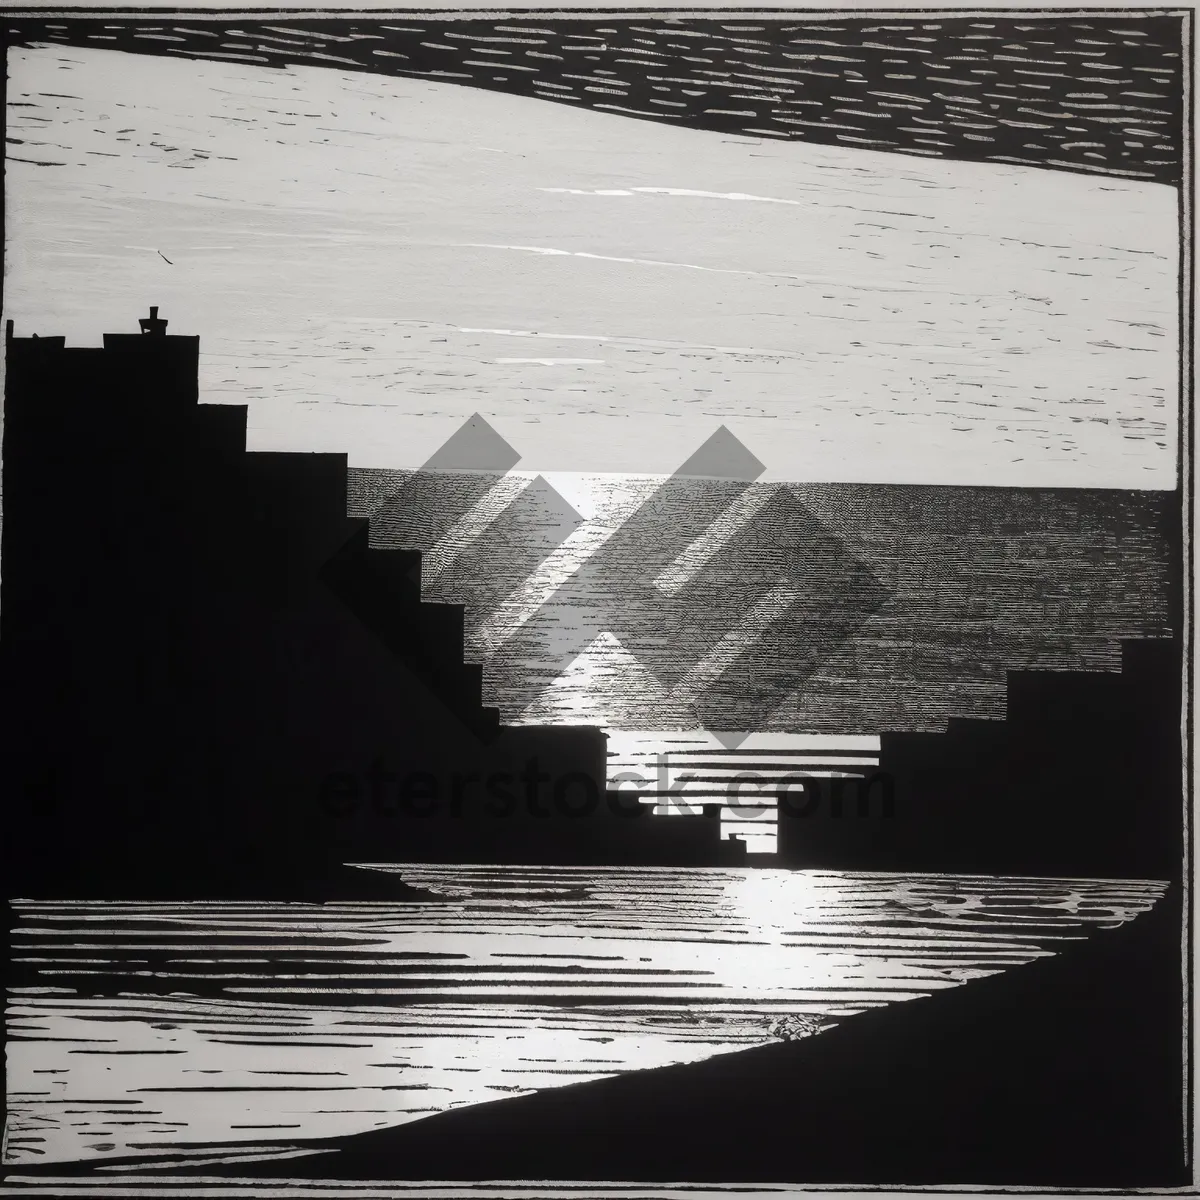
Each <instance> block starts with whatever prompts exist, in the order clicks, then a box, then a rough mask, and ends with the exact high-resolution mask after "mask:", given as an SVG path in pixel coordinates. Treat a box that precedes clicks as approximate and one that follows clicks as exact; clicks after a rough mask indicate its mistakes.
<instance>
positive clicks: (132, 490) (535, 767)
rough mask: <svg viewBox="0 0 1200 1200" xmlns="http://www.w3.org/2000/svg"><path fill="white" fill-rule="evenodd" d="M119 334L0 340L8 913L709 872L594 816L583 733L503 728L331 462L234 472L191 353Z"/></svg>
mask: <svg viewBox="0 0 1200 1200" xmlns="http://www.w3.org/2000/svg"><path fill="white" fill-rule="evenodd" d="M140 324H141V329H142V332H141V333H139V334H129V335H125V334H108V335H105V338H104V344H103V347H102V348H97V349H90V348H84V349H75V348H67V347H66V346H65V345H64V341H63V339H62V338H39V337H31V338H17V337H14V336H13V334H12V328H11V323H10V326H9V329H8V336H7V376H6V385H5V428H4V480H3V483H4V527H3V573H2V582H0V587H2V593H0V603H2V614H3V616H2V621H3V625H2V631H0V632H2V637H0V661H2V665H3V691H4V696H5V700H6V702H7V703H6V710H7V711H8V712H9V713H10V714H11V717H10V719H9V721H8V722H7V724H6V728H5V735H4V736H5V744H4V785H5V786H4V791H5V797H6V801H7V803H8V805H9V813H10V821H11V822H12V825H11V826H10V827H11V828H15V829H16V830H19V833H17V835H16V836H14V837H13V838H11V839H10V844H9V848H8V850H9V853H8V880H9V884H8V886H9V893H10V894H26V895H30V894H33V895H63V896H65V895H88V894H89V893H93V894H104V895H106V896H111V895H113V894H114V893H113V889H114V886H115V881H123V889H124V891H125V892H126V893H127V894H128V895H132V896H149V895H186V896H195V897H199V896H204V895H213V896H240V895H256V894H262V895H282V896H300V895H309V894H312V895H324V894H330V893H340V892H352V891H353V889H354V887H355V886H358V885H356V884H355V883H354V882H353V880H354V878H356V877H358V876H361V875H362V873H361V872H358V873H351V872H343V871H341V870H340V864H341V863H344V862H347V861H351V862H353V861H403V860H405V859H422V858H428V859H441V860H443V861H463V862H472V861H474V862H487V861H498V862H539V861H541V862H552V863H553V862H560V861H561V862H581V863H587V862H640V861H656V860H657V861H664V862H666V861H676V860H680V859H700V858H703V857H704V855H705V854H709V861H712V860H713V859H714V858H715V857H716V856H719V855H720V854H722V853H724V851H723V849H722V848H720V847H718V846H717V840H718V838H719V822H707V823H705V824H704V825H703V829H702V831H701V832H700V833H697V832H696V831H695V830H693V829H692V827H691V826H689V825H687V824H686V823H684V824H677V823H675V822H660V821H654V820H653V819H652V818H649V817H647V816H640V817H638V818H637V819H634V818H629V817H625V816H622V815H620V814H619V813H615V812H613V811H611V810H610V807H609V806H608V804H607V802H606V796H605V770H606V739H605V735H604V734H603V733H602V732H601V731H600V730H597V729H591V728H572V727H557V728H546V727H520V728H507V729H506V728H503V727H501V725H500V724H499V719H498V714H497V712H496V710H495V709H493V708H489V707H487V706H485V705H484V704H483V703H482V686H483V670H482V667H481V666H480V665H479V664H477V663H469V662H466V661H464V653H463V610H462V608H461V606H458V605H449V604H430V603H426V602H423V601H422V599H421V586H420V556H419V555H416V554H412V553H406V552H404V551H397V550H386V549H378V548H375V547H372V546H371V544H370V537H369V530H368V525H367V522H365V521H363V520H351V519H349V518H347V516H346V459H345V456H343V455H338V454H274V453H250V452H247V451H246V444H245V435H246V409H245V408H244V407H241V406H231V405H204V404H199V403H198V391H197V364H198V355H199V340H198V339H197V338H195V337H177V336H173V335H168V334H167V332H166V328H167V322H166V321H165V320H163V319H162V318H160V317H159V316H158V313H157V310H156V309H151V312H150V316H149V317H148V318H144V319H143V320H142V321H141V323H140ZM710 829H712V830H714V832H713V833H711V834H709V833H708V832H707V831H708V830H710ZM709 843H711V845H708V844H709ZM706 845H708V849H705V846H706ZM362 886H366V885H362Z"/></svg>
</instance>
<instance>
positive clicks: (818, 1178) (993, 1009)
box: [231, 889, 1186, 1187]
mask: <svg viewBox="0 0 1200 1200" xmlns="http://www.w3.org/2000/svg"><path fill="white" fill-rule="evenodd" d="M1172 891H1173V892H1174V891H1175V889H1172ZM1178 921H1179V909H1178V901H1177V899H1176V898H1175V897H1174V896H1168V898H1167V899H1166V900H1164V901H1162V902H1160V904H1159V906H1158V908H1157V909H1156V910H1155V911H1153V912H1151V913H1149V914H1147V915H1145V916H1143V917H1141V918H1139V919H1137V920H1136V921H1133V922H1131V923H1130V924H1127V925H1125V926H1123V927H1121V928H1119V929H1117V930H1114V931H1106V932H1102V933H1099V934H1096V935H1095V936H1094V937H1093V938H1092V939H1091V940H1089V941H1088V942H1081V943H1079V944H1075V945H1068V946H1067V947H1066V948H1065V949H1064V952H1063V953H1062V954H1061V955H1057V956H1055V957H1054V958H1050V959H1043V960H1041V961H1038V962H1034V963H1030V964H1028V965H1026V966H1023V967H1017V968H1014V969H1012V970H1010V971H1008V972H1006V973H1004V974H1002V975H997V976H993V977H991V978H988V979H983V980H979V981H976V982H973V983H970V984H967V985H966V986H964V987H959V988H953V989H950V990H947V991H944V992H941V993H939V994H937V995H934V996H931V997H928V998H925V999H919V1000H913V1001H909V1002H906V1003H902V1004H896V1005H892V1006H891V1007H888V1008H885V1009H880V1010H876V1011H873V1012H868V1013H864V1014H862V1015H861V1016H857V1017H853V1018H851V1019H848V1020H847V1021H846V1022H845V1023H844V1024H843V1025H841V1026H840V1027H838V1028H835V1029H833V1030H831V1031H829V1032H828V1033H825V1034H821V1035H819V1036H817V1037H815V1038H812V1039H809V1040H806V1041H800V1042H793V1043H788V1044H780V1045H775V1046H767V1047H763V1048H761V1049H755V1050H748V1051H745V1052H742V1053H738V1054H732V1055H726V1056H723V1057H719V1058H715V1059H712V1060H709V1061H708V1062H704V1063H699V1064H693V1065H688V1066H681V1067H671V1068H666V1069H663V1070H655V1071H646V1072H637V1073H633V1074H629V1075H625V1076H623V1077H618V1078H614V1079H609V1080H603V1081H600V1082H596V1083H587V1084H580V1085H578V1086H575V1087H567V1088H562V1089H555V1090H551V1091H547V1092H542V1093H540V1094H536V1095H532V1096H527V1097H521V1098H518V1099H513V1100H501V1101H498V1102H496V1103H494V1104H488V1105H482V1106H477V1107H473V1108H469V1109H464V1110H461V1111H458V1112H454V1113H447V1114H443V1115H440V1116H436V1117H431V1118H429V1119H427V1120H424V1121H419V1122H416V1123H414V1124H410V1125H405V1126H401V1127H399V1128H395V1129H391V1130H381V1131H379V1132H372V1133H367V1134H362V1135H359V1136H356V1137H350V1138H346V1139H342V1140H340V1141H337V1142H330V1143H328V1144H329V1145H330V1146H331V1148H333V1149H335V1150H336V1152H335V1153H332V1154H330V1155H328V1156H326V1155H320V1156H313V1157H312V1158H305V1159H291V1160H288V1161H287V1162H286V1163H281V1164H280V1167H279V1168H278V1169H279V1170H280V1171H286V1173H287V1174H288V1175H289V1176H297V1175H300V1174H305V1173H307V1174H310V1175H313V1176H316V1177H324V1178H345V1179H349V1178H357V1179H369V1178H374V1179H380V1180H386V1179H401V1178H403V1179H447V1178H449V1179H481V1180H482V1179H617V1180H647V1181H649V1180H671V1181H681V1180H686V1181H725V1182H733V1181H738V1182H810V1183H818V1182H844V1183H911V1184H974V1183H978V1184H1029V1185H1042V1186H1051V1185H1059V1186H1076V1187H1139V1186H1172V1185H1180V1184H1183V1183H1185V1182H1186V1174H1185V1165H1184V1151H1183V1143H1182V1128H1183V1123H1182V1115H1181V1106H1182V1074H1183V1068H1182V1055H1181V1033H1180V1029H1181V1018H1180V949H1179V933H1178V930H1179V925H1178ZM231 1169H233V1168H231Z"/></svg>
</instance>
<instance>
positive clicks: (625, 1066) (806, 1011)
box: [5, 865, 1165, 1168]
mask: <svg viewBox="0 0 1200 1200" xmlns="http://www.w3.org/2000/svg"><path fill="white" fill-rule="evenodd" d="M378 869H379V870H382V871H387V872H390V873H393V874H395V875H397V876H398V877H399V878H400V879H402V880H404V882H406V883H408V884H410V885H413V886H415V887H417V888H420V889H421V890H422V893H423V894H424V896H425V897H426V898H424V899H422V900H420V901H418V902H408V903H401V902H396V903H392V902H388V901H377V902H370V903H353V904H350V903H338V904H332V903H331V904H325V905H314V904H284V903H256V904H251V903H226V902H205V903H193V904H178V903H174V904H169V903H114V902H99V901H97V902H75V901H71V902H57V903H56V902H30V901H19V902H16V904H15V906H14V907H15V910H16V913H17V919H18V925H17V928H16V930H15V933H14V944H15V947H16V949H15V950H14V962H13V968H14V973H15V977H14V980H13V983H14V986H13V987H12V988H11V989H10V992H9V997H8V1010H7V1022H8V1035H9V1038H10V1041H9V1045H8V1063H7V1096H8V1112H9V1120H8V1128H7V1131H6V1147H5V1154H6V1157H5V1162H6V1163H7V1164H9V1165H11V1166H15V1167H18V1168H19V1167H20V1166H22V1165H30V1164H34V1163H40V1164H47V1163H55V1162H69V1161H73V1160H81V1159H89V1160H93V1161H94V1160H102V1159H104V1158H115V1157H119V1156H128V1155H146V1156H149V1157H152V1158H154V1160H155V1161H156V1162H166V1161H168V1160H169V1159H170V1158H171V1156H172V1155H175V1156H176V1157H178V1154H179V1153H185V1152H186V1151H187V1148H188V1147H189V1146H196V1145H199V1144H203V1143H221V1144H233V1145H234V1147H235V1149H234V1151H232V1152H235V1153H236V1152H237V1150H236V1147H238V1146H240V1147H241V1151H240V1152H241V1153H242V1154H246V1155H249V1154H252V1153H253V1152H254V1151H255V1148H256V1147H260V1146H267V1147H274V1148H275V1149H276V1150H278V1149H279V1148H280V1147H289V1146H298V1147H299V1148H302V1145H303V1142H304V1140H306V1139H310V1138H321V1137H332V1136H339V1135H346V1134H351V1133H355V1132H359V1131H365V1130H369V1129H374V1128H380V1127H384V1126H390V1125H398V1124H401V1123H404V1122H407V1121H413V1120H419V1119H421V1118H422V1117H425V1116H428V1115H431V1114H434V1113H439V1112H443V1111H445V1110H447V1109H452V1108H458V1107H462V1106H464V1105H469V1104H476V1103H481V1102H485V1101H491V1100H496V1099H499V1098H502V1097H505V1096H516V1095H520V1094H523V1093H527V1092H531V1091H536V1090H539V1089H542V1088H549V1087H562V1086H565V1085H569V1084H573V1083H579V1082H583V1081H586V1080H589V1079H598V1078H602V1077H605V1076H609V1075H613V1074H618V1073H621V1072H624V1071H631V1070H646V1069H653V1068H655V1067H659V1066H666V1065H669V1064H674V1063H682V1062H691V1061H698V1060H701V1059H705V1058H709V1057H711V1056H713V1055H717V1054H728V1053H735V1052H737V1051H739V1050H741V1049H744V1048H747V1047H750V1046H755V1045H761V1044H764V1043H769V1042H771V1041H773V1040H777V1039H780V1038H792V1037H800V1036H820V1032H821V1031H822V1030H824V1029H825V1028H828V1027H829V1026H831V1025H832V1024H835V1023H837V1022H840V1021H844V1020H847V1019H853V1016H854V1015H855V1014H856V1013H860V1012H862V1011H864V1010H866V1009H869V1008H874V1007H878V1006H881V1005H886V1004H891V1003H897V1002H903V1001H907V1000H910V999H913V998H916V997H919V996H922V995H927V994H929V993H930V992H933V991H935V990H937V989H941V988H947V987H955V986H959V985H963V984H969V981H970V980H972V979H976V978H979V977H981V976H985V975H989V974H992V973H995V972H997V971H1003V970H1005V969H1008V968H1011V967H1014V966H1017V965H1019V964H1021V963H1025V962H1028V961H1030V960H1032V959H1035V958H1038V957H1041V956H1044V955H1047V954H1052V953H1054V952H1055V951H1056V950H1058V949H1060V948H1061V947H1062V946H1063V945H1064V944H1065V943H1067V942H1069V941H1070V940H1072V939H1079V938H1083V937H1087V936H1088V935H1089V934H1090V933H1091V932H1093V931H1095V930H1096V929H1100V928H1109V927H1113V926H1116V925H1119V924H1120V923H1122V922H1123V921H1126V920H1130V919H1132V918H1134V917H1136V916H1137V915H1138V914H1139V913H1142V912H1145V911H1147V910H1148V909H1150V908H1151V907H1152V906H1153V905H1154V903H1155V901H1156V900H1157V899H1158V898H1159V897H1160V896H1161V895H1162V892H1163V891H1164V888H1165V885H1163V884H1160V883H1155V882H1149V881H1091V880H1047V879H1000V878H987V877H967V876H959V877H955V876H931V875H896V874H851V873H839V872H825V871H783V870H745V869H742V870H734V869H702V870H694V869H693V870H686V869H685V870H681V869H658V868H609V869H595V868H554V867H524V868H521V867H517V868H494V867H462V866H430V865H388V866H381V867H379V868H378Z"/></svg>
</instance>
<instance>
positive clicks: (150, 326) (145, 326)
mask: <svg viewBox="0 0 1200 1200" xmlns="http://www.w3.org/2000/svg"><path fill="white" fill-rule="evenodd" d="M138 324H139V325H140V326H141V327H142V332H143V333H148V334H151V335H152V336H154V337H162V336H163V335H164V334H165V333H166V332H167V323H166V321H163V320H160V319H159V315H158V305H157V304H152V305H150V316H149V317H141V318H140V319H139V320H138Z"/></svg>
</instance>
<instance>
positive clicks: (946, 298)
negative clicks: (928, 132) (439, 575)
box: [5, 46, 1178, 488]
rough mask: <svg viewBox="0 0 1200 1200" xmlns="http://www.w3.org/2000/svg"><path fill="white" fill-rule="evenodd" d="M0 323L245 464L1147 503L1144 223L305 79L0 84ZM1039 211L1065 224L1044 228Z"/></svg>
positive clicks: (50, 54) (854, 168)
mask: <svg viewBox="0 0 1200 1200" xmlns="http://www.w3.org/2000/svg"><path fill="white" fill-rule="evenodd" d="M9 72H10V85H9V105H10V108H9V129H8V133H9V136H10V138H16V139H19V141H18V143H17V144H10V145H9V148H8V150H9V160H8V166H7V171H8V175H7V188H8V191H7V199H8V215H7V237H8V268H7V273H6V280H5V291H6V295H5V301H6V308H7V315H8V316H11V317H13V318H14V319H15V321H16V323H17V327H18V332H19V333H25V334H28V333H31V332H39V333H42V334H65V335H66V336H67V338H68V341H69V342H71V343H72V344H85V345H86V344H96V343H98V341H99V338H100V335H101V334H102V333H103V332H106V331H113V330H119V329H128V328H135V326H134V321H135V320H136V318H137V317H138V316H140V315H143V314H144V312H145V309H146V307H147V306H148V304H150V303H156V304H158V305H159V306H160V308H161V310H162V314H163V315H164V316H166V317H167V318H168V319H169V320H170V321H171V332H178V333H198V334H199V335H200V337H201V346H202V368H201V371H202V378H201V386H202V389H203V393H204V396H205V399H206V400H207V401H209V402H229V403H246V404H248V405H249V410H250V419H249V424H250V431H251V432H250V436H251V444H252V446H253V447H255V448H258V449H277V450H334V451H341V452H345V453H347V454H348V455H349V457H350V461H351V463H352V464H353V465H355V466H364V467H391V468H411V467H416V466H418V465H420V464H421V463H422V462H424V461H425V460H426V459H428V458H429V457H430V455H431V454H432V453H433V452H434V451H436V449H437V447H438V446H439V445H441V443H442V442H443V441H445V439H446V438H447V437H448V436H450V434H451V433H452V432H453V431H454V430H455V429H457V428H458V427H459V426H460V425H461V424H462V423H463V421H464V420H466V419H467V418H468V417H469V416H470V415H471V414H472V413H475V412H479V413H481V414H482V415H483V416H484V417H485V418H486V419H487V420H488V421H489V422H490V423H491V424H492V425H493V427H494V428H495V429H496V430H497V431H498V432H499V433H500V434H501V435H502V436H503V437H504V438H505V439H506V440H507V441H508V442H509V443H510V444H511V445H512V446H513V447H514V449H515V450H516V451H517V452H519V453H520V454H521V456H522V459H521V462H520V464H519V467H520V469H522V470H527V471H534V472H536V471H542V472H560V473H567V474H571V473H576V474H594V473H606V472H617V473H642V474H658V473H661V474H669V473H670V472H672V471H673V470H674V469H675V468H676V467H677V466H678V465H679V464H680V462H682V461H683V459H684V458H686V457H687V455H688V454H689V453H691V451H692V450H694V449H695V447H696V446H697V445H698V444H699V443H700V442H702V441H703V440H704V438H705V437H707V436H708V435H709V434H710V433H711V432H712V431H714V430H715V429H716V428H718V427H719V426H721V425H725V426H726V427H727V428H728V429H729V430H730V431H731V432H732V433H733V434H734V435H735V436H736V437H737V438H738V439H739V440H741V441H742V442H743V444H744V445H746V446H747V447H748V448H749V449H750V450H751V451H752V452H753V453H754V454H755V455H756V456H757V457H758V458H759V459H760V460H761V461H762V462H763V464H764V466H765V467H766V473H765V475H764V478H765V479H767V480H771V479H775V480H797V481H814V480H821V481H826V480H827V481H846V482H895V483H915V482H925V483H956V484H987V485H999V486H1033V485H1037V486H1071V487H1075V486H1078V487H1124V488H1169V487H1172V486H1174V473H1175V452H1176V440H1177V428H1176V426H1177V419H1176V404H1177V399H1176V381H1177V345H1178V339H1177V331H1176V303H1177V301H1176V284H1175V280H1176V275H1177V269H1178V263H1177V247H1176V244H1175V243H1176V226H1175V214H1176V203H1177V197H1176V191H1175V189H1174V188H1171V187H1169V186H1166V185H1165V184H1162V183H1156V182H1146V181H1141V180H1126V179H1118V178H1114V177H1111V176H1108V177H1098V176H1088V175H1081V174H1068V173H1066V172H1062V171H1048V170H1044V169H1039V168H1031V167H1022V166H1015V165H1006V164H997V163H968V162H959V161H947V160H943V159H932V158H917V157H911V156H901V155H897V154H889V153H880V152H876V151H871V150H864V149H858V148H848V147H841V146H820V145H812V144H805V143H800V142H780V141H778V140H772V139H769V138H753V137H748V136H745V135H741V134H739V135H732V134H725V133H719V132H714V131H708V130H697V129H691V128H677V127H673V126H671V125H666V124H662V123H653V122H648V121H639V120H632V119H628V118H624V117H621V116H620V115H618V114H614V113H603V112H599V111H584V110H579V109H572V108H569V107H567V106H565V105H562V104H550V103H545V102H542V101H539V100H537V99H532V98H528V97H520V96H512V95H503V94H499V93H495V92H484V91H480V90H476V89H473V88H463V87H459V86H455V85H453V84H447V83H436V82H430V81H428V80H412V79H402V78H386V77H380V76H372V75H364V74H355V73H351V72H344V71H341V70H338V69H329V68H314V67H298V68H290V69H287V70H280V69H273V68H263V67H261V66H256V65H252V64H249V65H248V64H233V63H224V62H212V61H180V60H174V61H172V60H168V59H160V58H150V57H143V56H131V55H124V54H119V53H116V52H112V51H103V50H97V49H94V48H91V47H59V46H55V47H35V48H16V49H13V50H11V51H10V63H9ZM1064 214H1067V216H1066V217H1065V216H1064Z"/></svg>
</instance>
